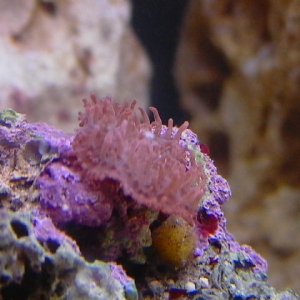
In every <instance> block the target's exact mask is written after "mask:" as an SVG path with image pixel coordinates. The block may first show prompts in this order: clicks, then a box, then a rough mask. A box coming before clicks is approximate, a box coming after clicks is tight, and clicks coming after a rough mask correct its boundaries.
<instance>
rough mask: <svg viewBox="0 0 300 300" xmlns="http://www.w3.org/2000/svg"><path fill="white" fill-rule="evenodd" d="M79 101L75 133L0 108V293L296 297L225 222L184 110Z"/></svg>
mask: <svg viewBox="0 0 300 300" xmlns="http://www.w3.org/2000/svg"><path fill="white" fill-rule="evenodd" d="M84 106H85V111H84V112H82V113H80V114H79V121H80V128H79V129H78V130H77V131H76V133H75V134H74V135H72V134H66V133H64V132H62V131H59V130H57V129H55V128H53V127H51V126H48V125H46V124H29V123H28V122H27V121H26V118H25V116H23V115H20V114H18V113H16V112H14V111H12V110H5V111H2V112H0V163H1V177H0V205H1V209H0V214H1V218H0V227H1V231H0V235H1V238H0V299H3V300H8V299H12V300H18V299H130V300H134V299H138V298H140V299H179V298H180V299H198V300H200V299H298V298H297V297H298V296H297V295H295V294H294V293H293V292H292V291H285V292H282V293H277V292H276V290H275V289H274V288H273V287H271V286H270V285H269V284H268V282H267V273H266V272H267V263H266V261H265V260H264V259H263V258H262V257H261V256H260V255H258V254H257V253H256V252H255V251H254V250H253V249H252V248H251V247H249V246H246V245H243V246H241V245H239V244H238V242H237V241H236V240H235V239H234V237H233V236H232V235H231V234H230V233H229V232H228V231H227V229H226V219H225V216H224V213H223V212H222V210H221V206H222V204H224V203H225V202H226V201H227V200H228V199H229V197H230V195H231V193H230V188H229V185H228V183H227V181H226V180H225V179H224V178H222V177H221V176H220V175H218V174H217V169H216V167H215V166H214V164H213V161H212V160H211V159H210V158H209V156H208V148H207V147H204V145H203V144H200V142H199V140H198V137H197V136H196V135H195V134H194V133H193V132H192V131H191V130H189V129H188V123H187V122H184V123H183V124H182V125H181V126H180V127H176V126H173V121H172V119H170V120H169V122H168V125H167V126H165V125H163V124H162V121H161V119H160V117H159V114H158V112H157V110H156V109H155V108H150V110H151V112H152V113H153V115H154V121H152V122H151V121H150V119H149V117H148V115H147V113H146V112H145V111H144V110H143V109H139V113H137V112H136V102H135V101H133V102H131V103H125V104H119V103H115V102H113V101H112V100H111V99H110V98H108V97H107V98H104V99H102V100H98V99H96V97H95V96H92V97H91V100H90V101H88V100H84ZM127 274H130V276H132V277H133V279H132V278H131V277H129V276H128V275H127ZM134 280H135V281H134Z"/></svg>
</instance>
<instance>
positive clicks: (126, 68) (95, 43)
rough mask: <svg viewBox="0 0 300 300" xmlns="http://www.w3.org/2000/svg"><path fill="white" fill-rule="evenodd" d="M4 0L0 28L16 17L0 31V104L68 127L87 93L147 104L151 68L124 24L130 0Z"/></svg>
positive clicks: (74, 122) (0, 14) (74, 118)
mask: <svg viewBox="0 0 300 300" xmlns="http://www.w3.org/2000/svg"><path fill="white" fill-rule="evenodd" d="M15 2H16V3H15ZM17 2H18V3H20V5H18V4H17ZM27 2H28V3H27ZM31 2H34V3H35V5H34V6H33V5H31V6H30V5H29V4H30V3H31ZM9 3H11V6H10V4H9ZM9 3H8V1H4V0H3V1H0V8H1V7H3V8H5V9H0V20H1V21H0V25H1V24H2V23H5V24H6V22H5V20H7V18H10V15H11V14H12V12H14V10H17V11H18V13H20V20H18V22H17V23H18V24H16V25H15V26H8V25H7V26H6V27H7V28H6V27H5V28H4V27H3V30H1V32H0V65H1V68H0V91H1V93H0V109H3V108H7V107H11V108H13V109H15V110H17V111H19V112H22V113H26V114H27V115H28V117H29V120H30V121H41V120H42V121H45V122H47V123H50V124H52V125H55V126H58V127H59V128H61V129H64V130H67V131H73V129H74V128H75V127H77V113H78V111H79V110H81V109H82V102H81V99H82V98H83V97H89V94H90V93H95V94H97V95H98V96H99V97H103V96H106V95H111V96H112V97H114V99H117V100H119V101H123V100H124V99H139V101H140V103H139V105H140V106H142V107H147V106H148V81H149V77H150V73H151V69H150V64H149V61H148V58H147V56H146V55H145V52H144V51H143V49H142V46H141V45H140V44H139V42H138V41H137V39H136V37H135V36H134V34H133V31H132V29H131V28H130V26H129V19H130V14H131V7H130V2H129V1H127V0H101V1H96V0H82V1H73V0H60V1H29V0H28V1H21V0H19V1H17V0H14V1H11V2H9ZM21 4H22V5H21ZM13 5H14V6H13ZM25 10H26V11H25ZM23 14H24V16H23ZM0 27H1V26H0Z"/></svg>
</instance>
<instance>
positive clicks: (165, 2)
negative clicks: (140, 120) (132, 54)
mask: <svg viewBox="0 0 300 300" xmlns="http://www.w3.org/2000/svg"><path fill="white" fill-rule="evenodd" d="M131 1H132V4H133V11H132V13H133V14H132V21H131V24H132V27H133V28H134V30H135V32H136V34H137V36H138V38H139V39H140V41H141V43H142V44H143V46H144V47H145V49H146V52H147V53H148V55H149V57H150V60H151V62H152V67H153V78H152V80H151V86H150V99H151V105H153V106H155V107H156V108H157V109H158V111H159V113H160V116H161V118H162V120H163V123H164V124H167V120H168V119H169V118H173V119H174V122H175V124H176V125H181V123H183V121H185V120H188V119H189V116H188V114H187V113H186V112H184V111H183V110H182V109H181V108H180V105H179V94H178V90H177V89H176V86H175V83H174V78H173V75H172V72H173V63H174V58H175V53H176V46H177V43H178V39H179V36H180V26H181V22H182V19H183V17H184V12H185V9H186V6H187V3H188V1H187V0H160V1H157V0H131Z"/></svg>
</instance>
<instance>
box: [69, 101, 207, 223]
mask: <svg viewBox="0 0 300 300" xmlns="http://www.w3.org/2000/svg"><path fill="white" fill-rule="evenodd" d="M84 106H85V112H84V113H80V114H79V120H80V126H81V128H80V129H78V131H77V133H76V136H75V138H74V141H73V143H72V146H73V148H74V151H75V154H76V157H77V159H78V161H79V163H80V165H81V168H82V170H83V178H84V180H86V182H89V183H90V184H91V185H92V186H93V187H94V188H97V186H101V182H103V181H104V180H107V179H111V180H113V181H116V182H118V183H119V185H120V188H121V189H122V191H123V193H124V195H126V196H130V197H131V198H132V199H133V200H134V201H136V202H137V203H139V204H142V205H145V206H147V207H149V208H150V209H153V210H157V211H161V212H163V213H165V214H173V215H178V216H180V217H182V218H184V219H185V220H186V221H187V222H189V223H190V224H194V222H195V220H196V217H197V209H198V205H199V201H200V199H201V198H202V196H203V194H204V192H205V175H204V172H203V169H202V167H201V166H200V165H199V164H197V163H196V161H195V157H194V155H193V152H192V151H191V150H189V149H188V146H187V143H186V142H185V141H184V140H182V139H180V138H181V135H182V133H183V132H184V131H185V130H188V129H187V127H188V122H185V123H183V124H182V125H181V126H180V127H179V128H177V127H173V120H172V119H170V120H169V122H168V126H164V125H162V121H161V119H160V117H159V114H158V112H157V110H156V109H155V108H150V110H151V111H152V112H153V114H154V119H155V120H154V121H153V122H150V120H149V118H148V116H147V114H146V112H145V111H144V110H143V109H141V108H139V110H140V112H141V115H142V120H140V118H139V116H138V114H137V113H136V112H135V107H136V101H133V102H131V103H130V104H129V103H126V104H119V103H117V102H112V100H111V99H110V98H109V97H106V98H104V99H102V100H97V99H96V97H95V96H91V101H88V100H86V99H84Z"/></svg>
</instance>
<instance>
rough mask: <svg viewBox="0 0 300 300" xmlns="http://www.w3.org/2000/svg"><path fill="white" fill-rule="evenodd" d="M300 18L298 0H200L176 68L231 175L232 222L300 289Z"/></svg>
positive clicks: (275, 278)
mask: <svg viewBox="0 0 300 300" xmlns="http://www.w3.org/2000/svg"><path fill="white" fill-rule="evenodd" d="M299 20H300V2H299V1H297V0H289V1H258V0H255V1H247V0H241V1H227V0H221V1H220V0H213V1H211V0H202V1H196V0H192V1H191V2H190V7H189V10H188V12H187V16H186V20H185V24H184V27H183V32H182V38H181V43H180V46H179V49H178V55H177V68H176V78H177V81H178V86H179V88H180V91H181V100H182V104H183V106H184V107H185V108H186V109H187V110H188V111H189V112H190V113H191V115H192V124H191V126H192V129H193V130H196V131H197V132H198V134H199V136H200V138H201V137H202V139H203V142H207V143H208V144H209V145H210V147H211V152H212V154H211V156H212V158H214V159H215V160H216V162H217V163H216V164H217V166H219V169H220V170H221V172H222V173H223V174H224V175H225V176H227V178H229V180H230V184H231V187H232V191H233V198H232V199H231V200H230V201H229V203H228V204H227V205H226V207H225V209H226V215H227V220H228V227H229V229H230V231H231V232H232V233H234V234H235V236H236V237H237V239H238V241H239V242H241V243H247V244H251V245H252V246H253V247H254V248H255V250H257V251H258V252H259V253H260V254H262V256H264V257H265V258H266V259H267V260H268V261H269V264H270V273H269V275H270V281H271V283H272V284H274V285H275V286H277V287H279V288H283V287H287V286H290V287H292V288H294V289H295V290H297V291H298V292H299V291H300V290H299V273H300V271H299V266H300V251H299V249H300V246H299V245H300V235H299V230H300V223H299V219H300V201H299V200H300V139H299V136H300V121H299V120H300V101H299V97H300V84H299V82H300V72H299V69H300V21H299ZM283 270H284V271H283Z"/></svg>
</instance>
